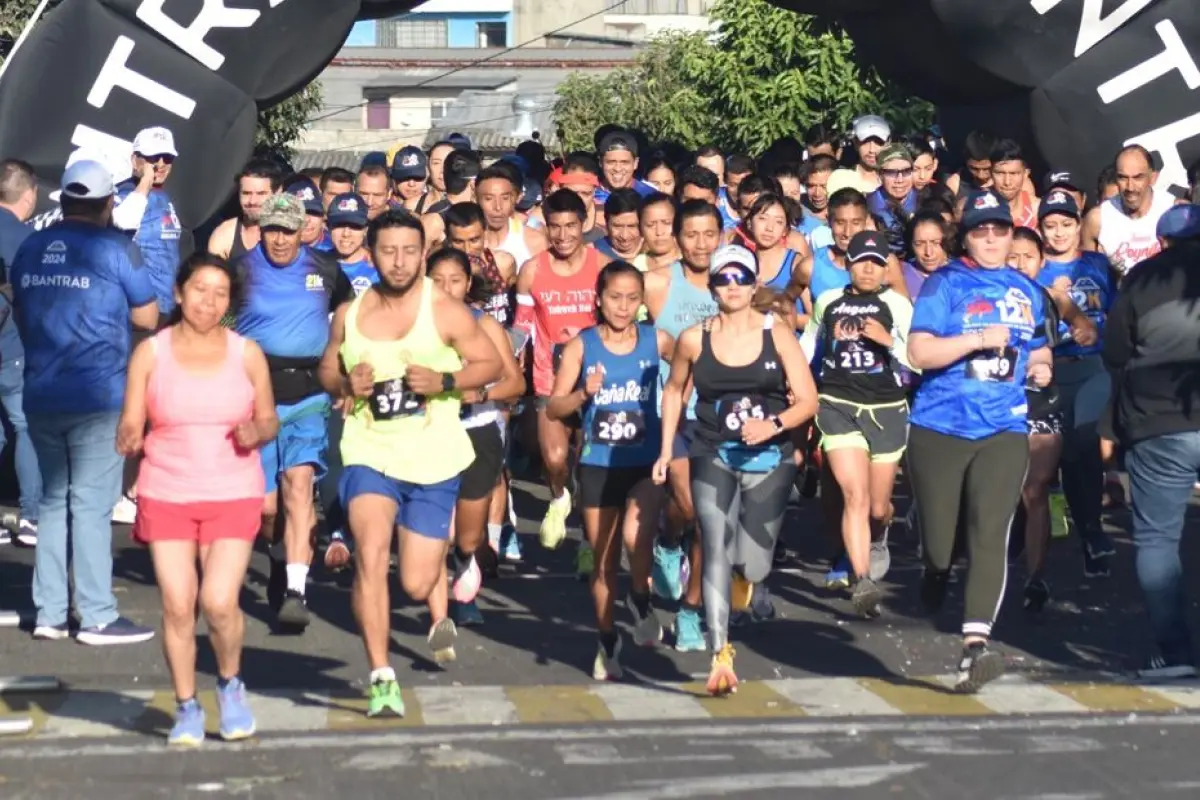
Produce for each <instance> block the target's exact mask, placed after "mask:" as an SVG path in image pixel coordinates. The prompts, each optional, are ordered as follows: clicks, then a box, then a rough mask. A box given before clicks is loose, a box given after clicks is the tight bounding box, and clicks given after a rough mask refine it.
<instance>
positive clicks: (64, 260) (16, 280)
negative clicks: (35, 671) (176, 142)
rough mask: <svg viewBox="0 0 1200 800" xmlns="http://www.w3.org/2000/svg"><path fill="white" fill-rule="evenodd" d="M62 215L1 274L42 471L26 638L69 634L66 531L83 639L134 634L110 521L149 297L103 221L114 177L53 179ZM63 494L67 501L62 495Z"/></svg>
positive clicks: (81, 173) (95, 168)
mask: <svg viewBox="0 0 1200 800" xmlns="http://www.w3.org/2000/svg"><path fill="white" fill-rule="evenodd" d="M61 198H62V208H63V220H62V222H59V223H58V224H56V225H52V226H51V227H49V228H47V229H46V230H42V231H38V232H37V233H34V234H32V235H31V236H30V237H29V238H28V239H26V240H25V243H24V244H22V245H21V248H20V250H18V251H17V255H16V257H15V258H14V259H13V264H12V269H11V271H10V276H11V280H12V286H13V305H14V308H15V312H16V319H17V329H18V331H19V332H20V335H21V341H22V342H24V344H25V358H26V361H25V408H26V409H27V412H26V416H27V420H28V423H29V435H30V438H31V439H32V440H33V446H34V448H35V450H36V451H37V458H38V465H39V467H40V469H41V473H42V487H43V488H42V500H41V503H40V506H39V509H38V523H39V533H40V540H39V542H38V548H37V558H36V560H35V563H34V574H33V602H34V605H35V606H36V608H37V622H36V627H35V629H34V634H33V635H34V637H35V638H39V639H65V638H66V637H68V636H69V635H70V631H69V628H68V626H67V625H68V623H67V613H68V611H69V609H70V602H69V596H68V589H67V583H68V576H67V549H68V548H67V532H68V517H69V518H70V533H71V540H70V544H71V550H72V552H73V556H74V565H75V607H76V608H77V609H78V611H79V615H80V618H81V627H80V629H79V632H78V633H77V634H76V638H77V639H78V641H80V642H82V643H84V644H94V645H105V644H120V643H126V642H144V641H146V640H148V639H150V638H151V637H153V636H154V631H153V630H151V629H150V628H143V627H141V626H139V625H135V624H134V623H132V622H130V621H129V620H127V619H125V618H124V617H121V616H120V615H119V614H118V613H117V600H116V597H115V596H114V595H113V590H112V525H111V524H110V522H109V517H110V515H111V514H112V510H113V505H114V503H116V500H117V497H118V495H119V494H120V492H121V468H122V465H123V463H124V460H123V459H122V458H121V456H120V455H118V454H117V447H116V435H117V420H118V419H119V417H120V414H121V405H122V403H123V402H124V398H125V372H126V365H127V364H128V362H129V339H130V330H129V324H130V322H131V321H132V323H133V324H134V325H136V326H138V327H139V328H144V329H149V328H153V327H154V326H155V324H157V322H158V304H157V303H156V301H155V295H154V290H153V287H152V286H151V283H150V276H149V274H148V271H147V270H145V269H142V268H141V267H139V266H135V264H134V261H133V260H132V258H135V257H136V251H135V250H134V248H133V246H132V244H131V243H130V242H129V240H128V239H127V238H126V237H125V236H124V235H123V234H121V233H120V232H119V231H117V230H114V229H112V228H110V227H109V223H110V221H111V219H112V210H113V180H112V174H111V173H110V172H109V171H108V170H107V169H106V168H105V167H104V166H102V165H101V164H99V163H97V162H95V161H80V162H78V163H76V164H75V165H73V166H72V167H71V168H70V169H68V170H67V171H66V173H65V174H64V175H63V179H62V195H61ZM68 498H69V499H68Z"/></svg>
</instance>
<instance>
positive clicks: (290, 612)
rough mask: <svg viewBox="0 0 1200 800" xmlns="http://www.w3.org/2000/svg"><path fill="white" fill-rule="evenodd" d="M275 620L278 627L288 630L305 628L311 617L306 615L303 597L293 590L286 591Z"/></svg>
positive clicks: (306, 604) (306, 605) (306, 610)
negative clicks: (277, 622)
mask: <svg viewBox="0 0 1200 800" xmlns="http://www.w3.org/2000/svg"><path fill="white" fill-rule="evenodd" d="M276 618H277V619H278V620H279V624H280V625H282V626H285V627H288V628H307V627H308V624H309V623H310V622H311V621H312V615H310V614H309V613H308V603H307V602H306V601H305V599H304V595H302V594H300V593H299V592H297V591H296V590H295V589H288V590H287V592H286V593H285V594H284V597H283V602H282V603H281V604H280V606H279V613H278V614H277V615H276Z"/></svg>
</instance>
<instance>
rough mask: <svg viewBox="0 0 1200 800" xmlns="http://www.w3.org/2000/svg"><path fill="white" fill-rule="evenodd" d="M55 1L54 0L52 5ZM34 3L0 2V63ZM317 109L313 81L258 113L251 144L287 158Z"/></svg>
mask: <svg viewBox="0 0 1200 800" xmlns="http://www.w3.org/2000/svg"><path fill="white" fill-rule="evenodd" d="M58 1H59V0H54V1H53V2H52V5H55V4H57V2H58ZM37 5H38V0H0V64H2V63H4V58H5V57H7V56H8V52H9V50H10V49H11V47H12V45H13V43H14V42H15V41H16V39H17V37H18V36H20V35H21V31H22V30H23V29H24V27H25V23H26V22H28V20H29V18H30V17H31V16H33V12H34V10H35V9H36V8H37ZM320 107H321V86H320V84H319V83H316V82H313V83H310V84H309V85H308V86H306V87H304V88H303V89H302V90H300V91H299V92H298V93H296V94H295V95H293V96H292V97H289V98H288V99H287V100H284V101H283V102H282V103H280V104H278V105H276V106H273V107H271V108H268V109H265V110H260V111H259V112H258V130H257V131H256V132H255V144H256V145H258V146H261V147H265V148H270V149H272V150H274V151H275V152H278V153H280V154H281V155H283V156H284V157H287V158H290V157H291V156H292V155H293V154H294V153H293V148H292V145H293V144H294V143H295V142H296V140H298V139H299V138H300V135H301V134H302V133H303V132H304V128H305V127H306V126H307V125H308V120H309V118H310V117H311V116H312V115H313V113H314V112H316V111H317V110H318V109H319V108H320Z"/></svg>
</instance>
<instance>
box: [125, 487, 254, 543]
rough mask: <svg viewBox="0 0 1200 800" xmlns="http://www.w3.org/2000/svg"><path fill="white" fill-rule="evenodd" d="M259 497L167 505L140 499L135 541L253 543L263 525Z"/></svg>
mask: <svg viewBox="0 0 1200 800" xmlns="http://www.w3.org/2000/svg"><path fill="white" fill-rule="evenodd" d="M262 510H263V501H262V498H261V497H251V498H249V499H244V500H214V501H211V502H205V503H168V502H166V501H164V500H155V499H154V498H152V497H144V496H143V497H139V498H138V502H137V518H136V519H135V520H134V523H133V538H134V541H137V542H141V543H142V544H152V543H154V542H195V543H196V544H198V545H200V546H201V547H204V546H207V545H210V544H212V543H213V542H215V541H218V540H220V539H238V540H240V541H243V542H253V541H254V539H255V537H256V536H258V529H259V527H260V526H261V524H262Z"/></svg>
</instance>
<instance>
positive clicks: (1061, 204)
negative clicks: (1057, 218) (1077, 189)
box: [1038, 189, 1079, 222]
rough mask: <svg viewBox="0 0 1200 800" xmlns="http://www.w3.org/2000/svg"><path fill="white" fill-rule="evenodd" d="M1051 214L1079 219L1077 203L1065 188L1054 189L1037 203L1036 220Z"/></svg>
mask: <svg viewBox="0 0 1200 800" xmlns="http://www.w3.org/2000/svg"><path fill="white" fill-rule="evenodd" d="M1051 214H1062V215H1063V216H1066V217H1071V218H1073V219H1079V203H1076V202H1075V197H1074V195H1072V194H1071V193H1070V192H1068V191H1066V190H1065V189H1054V190H1052V191H1051V192H1050V193H1049V194H1047V195H1046V196H1045V197H1043V198H1042V202H1041V204H1039V205H1038V222H1041V221H1042V220H1044V219H1045V218H1046V217H1048V216H1050V215H1051Z"/></svg>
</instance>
